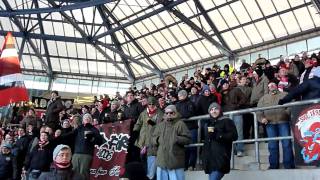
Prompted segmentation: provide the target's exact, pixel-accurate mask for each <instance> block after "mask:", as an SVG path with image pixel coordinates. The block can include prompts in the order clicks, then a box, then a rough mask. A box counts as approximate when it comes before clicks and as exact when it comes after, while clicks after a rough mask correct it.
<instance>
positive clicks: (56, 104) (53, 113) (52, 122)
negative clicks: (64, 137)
mask: <svg viewBox="0 0 320 180" xmlns="http://www.w3.org/2000/svg"><path fill="white" fill-rule="evenodd" d="M62 110H63V104H62V102H61V98H60V97H57V98H56V99H55V100H54V101H51V100H50V101H49V105H48V107H47V111H46V120H45V123H46V125H48V126H50V127H51V128H53V129H56V128H57V127H58V126H59V113H60V111H62Z"/></svg>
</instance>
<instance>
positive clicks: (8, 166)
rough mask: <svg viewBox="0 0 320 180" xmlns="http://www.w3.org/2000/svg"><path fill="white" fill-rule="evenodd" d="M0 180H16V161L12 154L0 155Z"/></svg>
mask: <svg viewBox="0 0 320 180" xmlns="http://www.w3.org/2000/svg"><path fill="white" fill-rule="evenodd" d="M0 179H1V180H12V179H13V180H15V179H18V174H17V159H16V157H14V156H13V155H12V154H7V155H5V154H2V153H0Z"/></svg>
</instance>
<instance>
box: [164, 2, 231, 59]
mask: <svg viewBox="0 0 320 180" xmlns="http://www.w3.org/2000/svg"><path fill="white" fill-rule="evenodd" d="M164 7H166V8H167V10H168V11H169V12H172V13H173V14H174V15H175V16H176V17H177V18H179V19H180V20H181V21H183V22H184V23H186V24H187V25H188V26H189V27H190V28H191V29H193V30H194V31H196V32H197V33H198V34H200V35H201V36H203V37H204V38H206V39H207V40H208V41H209V42H211V44H213V45H214V46H216V47H217V48H218V49H219V50H220V51H221V52H222V54H224V55H226V56H228V57H230V56H233V52H232V51H230V50H229V49H227V48H226V47H224V46H222V45H221V44H220V43H219V42H217V41H216V40H215V39H213V37H212V36H210V35H209V34H208V33H206V32H204V31H203V30H202V29H201V28H200V27H198V26H197V25H196V24H195V23H194V22H192V21H191V20H190V19H189V18H188V17H186V16H185V15H184V14H182V13H181V12H179V11H178V10H176V9H174V8H170V7H167V6H166V3H164Z"/></svg>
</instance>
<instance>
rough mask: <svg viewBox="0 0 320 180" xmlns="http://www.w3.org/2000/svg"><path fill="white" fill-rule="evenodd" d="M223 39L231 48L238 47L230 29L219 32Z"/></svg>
mask: <svg viewBox="0 0 320 180" xmlns="http://www.w3.org/2000/svg"><path fill="white" fill-rule="evenodd" d="M221 35H222V37H223V38H224V39H225V41H226V42H227V44H228V45H229V47H230V48H231V50H235V49H239V48H240V45H239V44H238V43H237V40H236V39H235V38H234V36H233V35H232V33H231V32H230V31H228V32H225V33H223V34H221Z"/></svg>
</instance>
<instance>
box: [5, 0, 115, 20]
mask: <svg viewBox="0 0 320 180" xmlns="http://www.w3.org/2000/svg"><path fill="white" fill-rule="evenodd" d="M3 1H7V0H3ZM114 1H117V0H94V1H87V2H81V3H79V2H78V3H74V4H72V5H64V6H55V7H48V8H37V9H15V10H14V9H12V8H11V10H6V11H2V10H0V17H13V16H17V15H26V14H42V13H53V12H64V11H71V10H75V9H83V8H87V7H92V6H97V5H101V4H106V3H110V2H114Z"/></svg>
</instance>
